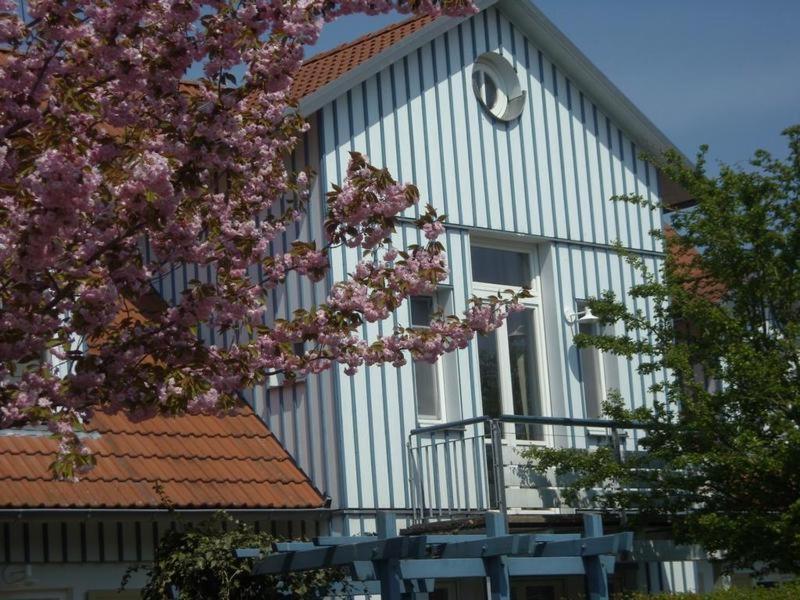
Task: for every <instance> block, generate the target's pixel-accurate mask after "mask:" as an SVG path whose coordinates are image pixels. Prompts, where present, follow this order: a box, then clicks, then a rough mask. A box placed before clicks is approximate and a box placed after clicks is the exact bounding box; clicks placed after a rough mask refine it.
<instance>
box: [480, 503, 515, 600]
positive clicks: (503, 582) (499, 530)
mask: <svg viewBox="0 0 800 600" xmlns="http://www.w3.org/2000/svg"><path fill="white" fill-rule="evenodd" d="M507 533H508V530H507V529H506V520H505V516H504V515H503V514H501V513H499V512H494V511H492V512H487V513H486V537H500V536H504V535H506V534H507ZM485 563H486V573H487V575H488V576H489V585H490V586H491V593H492V596H491V598H492V600H511V582H510V581H509V578H508V566H507V563H506V558H505V557H504V556H495V557H492V558H488V559H485Z"/></svg>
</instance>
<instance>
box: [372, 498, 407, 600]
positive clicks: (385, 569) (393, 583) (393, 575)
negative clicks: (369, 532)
mask: <svg viewBox="0 0 800 600" xmlns="http://www.w3.org/2000/svg"><path fill="white" fill-rule="evenodd" d="M376 523H377V529H378V537H379V538H381V539H387V538H393V537H397V518H396V517H395V514H394V513H390V512H378V515H377V518H376ZM375 570H376V571H377V574H378V578H379V579H380V582H381V598H385V599H387V600H401V599H402V597H403V592H405V584H404V583H403V578H402V576H401V575H400V561H399V560H398V559H396V558H390V559H386V560H380V561H375Z"/></svg>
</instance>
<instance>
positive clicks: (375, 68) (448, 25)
mask: <svg viewBox="0 0 800 600" xmlns="http://www.w3.org/2000/svg"><path fill="white" fill-rule="evenodd" d="M497 2H498V0H477V1H476V2H475V5H476V6H477V7H478V9H479V10H485V9H486V8H489V7H490V6H492V5H494V4H496V3H497ZM468 18H469V17H440V18H438V19H436V20H434V21H433V22H432V23H429V24H428V25H426V26H425V27H423V28H422V29H420V30H419V31H416V32H414V33H413V34H411V35H409V36H406V37H405V38H403V39H402V40H400V41H399V42H397V43H396V44H394V45H393V46H390V47H389V48H387V49H386V50H384V51H383V52H380V53H378V54H376V55H375V56H373V57H372V58H370V59H369V60H367V61H364V62H363V63H361V64H360V65H358V66H357V67H356V68H354V69H351V70H350V71H348V72H347V73H345V74H344V75H342V76H341V77H339V78H337V79H334V80H333V81H331V82H330V83H328V84H326V85H324V86H322V87H321V88H319V89H318V90H316V91H314V92H312V93H311V94H309V95H308V96H304V97H303V98H302V99H301V100H300V102H299V103H298V106H297V110H298V112H299V113H300V114H301V115H303V116H304V117H308V116H310V115H312V114H314V113H315V112H316V111H318V110H319V109H320V108H322V107H323V106H325V105H326V104H328V103H329V102H332V101H333V100H335V99H336V98H338V97H339V96H341V95H342V94H345V93H347V91H348V90H351V89H353V88H354V87H355V86H357V85H358V84H360V83H361V82H363V81H366V80H367V79H369V78H370V77H371V76H372V75H374V74H375V73H378V72H379V71H380V70H381V69H383V68H385V67H387V66H388V65H391V64H392V63H394V62H395V61H397V60H400V59H401V58H403V57H404V56H406V55H408V54H410V53H412V52H413V51H414V50H416V49H417V48H420V47H421V46H423V45H425V44H427V43H428V42H430V41H431V40H433V39H435V38H436V37H438V36H440V35H442V34H444V33H445V32H447V31H449V30H450V29H452V28H453V27H455V26H456V25H458V24H459V23H461V22H462V21H464V20H466V19H468Z"/></svg>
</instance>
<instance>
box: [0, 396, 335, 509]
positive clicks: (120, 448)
mask: <svg viewBox="0 0 800 600" xmlns="http://www.w3.org/2000/svg"><path fill="white" fill-rule="evenodd" d="M87 429H88V430H89V431H90V432H91V435H90V436H89V438H88V439H87V440H86V444H87V446H89V448H91V450H92V452H94V454H95V455H96V456H97V458H98V461H97V466H96V467H95V468H94V469H93V470H91V471H90V472H88V473H86V474H84V475H82V476H81V479H80V481H79V482H77V483H73V482H67V481H55V480H54V479H53V477H52V475H51V473H50V471H49V465H50V463H51V462H52V460H53V457H54V453H55V450H56V443H55V441H54V440H52V439H50V438H49V437H47V436H42V435H24V433H23V432H15V434H14V435H5V436H0V481H2V485H0V508H119V509H130V508H134V509H135V508H158V507H159V506H160V505H161V499H160V498H159V496H158V494H157V493H156V491H155V489H154V486H155V485H156V484H157V483H158V484H160V485H161V486H163V489H164V492H165V494H166V496H167V497H168V498H169V500H170V501H171V502H172V503H173V504H174V505H175V507H176V508H229V509H236V508H250V509H253V508H256V509H258V508H261V509H273V508H319V507H321V506H323V505H324V503H325V500H324V498H322V496H321V495H320V494H319V492H318V491H317V490H316V489H315V488H314V487H313V485H312V484H311V482H310V481H309V479H308V477H307V476H306V475H305V474H304V473H303V472H302V471H301V470H300V468H299V467H298V466H297V465H296V464H295V463H294V462H293V461H292V459H291V457H290V456H289V454H288V453H287V452H286V450H285V449H284V448H283V447H282V446H281V444H280V443H279V442H278V440H277V439H276V438H275V436H274V435H273V434H272V433H271V432H270V431H269V429H267V427H266V426H265V425H264V424H263V423H262V422H261V420H260V419H259V418H258V417H257V416H256V415H255V414H254V413H253V412H252V410H250V408H249V407H243V408H241V409H240V410H238V411H237V412H236V413H235V414H233V415H228V416H225V417H214V416H206V415H184V416H180V417H163V416H158V417H154V418H152V419H147V420H145V421H141V422H134V421H131V420H129V419H128V417H127V416H126V415H124V414H122V413H118V414H116V415H111V414H107V413H96V414H95V415H94V417H93V418H92V421H91V424H90V425H89V427H88V428H87Z"/></svg>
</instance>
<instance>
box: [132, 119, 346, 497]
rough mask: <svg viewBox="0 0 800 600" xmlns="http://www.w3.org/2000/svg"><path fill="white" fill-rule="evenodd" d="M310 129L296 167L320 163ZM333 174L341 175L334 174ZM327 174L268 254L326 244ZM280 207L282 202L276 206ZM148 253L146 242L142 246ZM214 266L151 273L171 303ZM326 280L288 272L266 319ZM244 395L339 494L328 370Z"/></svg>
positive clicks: (210, 276)
mask: <svg viewBox="0 0 800 600" xmlns="http://www.w3.org/2000/svg"><path fill="white" fill-rule="evenodd" d="M311 126H312V127H311V130H310V131H309V133H308V134H307V135H306V136H305V138H304V140H303V142H302V143H301V144H299V146H298V148H297V149H296V151H295V154H294V156H293V157H292V159H291V161H290V162H291V165H290V166H291V167H292V168H293V169H299V168H302V167H303V166H310V167H312V168H313V169H319V165H320V159H319V156H320V141H324V139H325V138H324V133H323V132H321V131H320V130H319V124H318V123H317V121H316V119H312V122H311ZM334 178H339V175H338V174H335V175H334ZM329 183H330V180H329V179H328V178H327V174H326V173H325V171H324V170H322V171H321V172H318V174H317V178H316V181H315V182H314V185H313V188H312V194H311V198H310V202H309V206H308V211H307V214H306V215H305V216H304V219H303V220H302V221H300V222H297V223H295V224H290V225H289V227H288V228H287V231H285V232H284V233H283V234H281V235H279V236H277V237H276V239H275V240H274V241H273V242H272V243H271V244H270V252H271V253H272V254H280V253H283V252H286V251H288V250H289V249H290V245H291V243H292V242H293V241H295V240H316V241H317V243H318V245H322V244H324V243H325V242H324V240H325V238H324V235H323V221H324V214H323V213H322V211H323V207H324V194H325V192H326V191H327V189H328V185H329ZM279 208H280V209H283V208H285V206H281V207H279ZM145 253H146V255H149V248H148V247H145ZM261 274H262V273H261V268H260V267H258V266H254V267H251V269H250V276H251V277H253V278H254V280H257V279H258V278H259V277H260V276H261ZM215 277H216V274H215V272H214V269H213V267H210V266H208V267H203V266H198V265H193V264H188V265H175V264H173V265H169V266H168V267H167V268H165V269H164V271H163V273H162V274H161V276H160V277H158V278H156V279H154V282H153V283H154V286H155V287H156V289H157V290H158V292H159V293H160V294H161V296H162V297H163V298H164V299H166V300H167V301H168V302H170V303H173V304H175V303H178V302H179V301H180V297H181V293H182V292H183V291H184V290H185V289H186V288H187V287H188V285H189V282H190V281H191V280H198V281H200V282H203V283H205V282H211V283H213V282H214V281H215ZM328 287H329V282H325V281H323V282H319V283H311V282H310V281H309V280H308V279H307V278H306V277H300V276H298V275H297V274H296V273H290V274H289V275H288V277H287V278H286V283H285V285H282V286H278V287H277V288H275V289H274V290H273V292H272V293H271V295H270V296H269V297H268V305H267V311H266V316H265V319H264V322H265V323H271V322H273V321H274V319H277V318H283V319H287V318H291V315H292V313H293V312H294V311H295V310H297V309H299V308H306V309H308V308H310V307H311V306H313V305H316V304H318V303H321V302H323V301H324V300H325V297H326V296H327V291H328ZM199 329H200V331H199V335H200V336H201V338H202V339H203V340H205V342H206V343H208V344H216V345H223V346H224V345H227V344H230V343H232V342H233V341H234V339H233V336H230V335H227V334H226V335H220V334H219V332H216V331H214V330H213V329H212V328H209V327H208V326H206V325H203V326H201V327H200V328H199ZM243 395H244V397H245V399H246V400H247V401H248V402H249V403H250V404H251V405H252V406H253V408H254V410H255V411H256V413H257V414H258V415H259V416H260V417H261V418H262V419H263V420H264V421H265V422H266V423H267V425H268V426H269V427H270V429H271V430H272V431H273V432H274V433H275V435H276V436H277V437H278V438H279V439H280V440H281V442H282V443H283V444H284V446H285V447H286V449H287V450H288V451H289V452H290V453H291V454H292V456H293V457H294V458H295V460H296V461H297V462H298V464H299V465H300V467H301V468H302V469H303V470H304V471H305V472H306V473H307V474H308V475H309V477H311V479H312V481H313V482H314V484H315V485H316V486H317V487H318V488H319V489H320V490H321V491H322V492H323V493H327V494H330V495H331V496H332V497H334V498H339V497H340V494H339V485H338V483H339V480H338V477H339V475H338V469H339V461H338V456H339V455H340V451H339V450H340V449H339V448H338V447H337V440H336V435H335V432H336V431H337V427H336V421H335V410H336V388H335V385H334V376H333V374H331V373H323V374H320V375H312V376H309V377H308V378H307V380H306V381H305V382H303V383H298V384H296V385H293V386H284V387H273V388H270V387H268V386H259V387H257V388H256V389H251V390H245V391H244V393H243Z"/></svg>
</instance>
